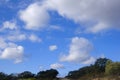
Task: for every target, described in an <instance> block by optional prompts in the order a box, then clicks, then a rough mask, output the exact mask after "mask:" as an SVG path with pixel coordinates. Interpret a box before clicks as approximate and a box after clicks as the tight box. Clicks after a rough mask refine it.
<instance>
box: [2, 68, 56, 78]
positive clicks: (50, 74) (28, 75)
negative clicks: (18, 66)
mask: <svg viewBox="0 0 120 80" xmlns="http://www.w3.org/2000/svg"><path fill="white" fill-rule="evenodd" d="M57 75H58V71H57V70H55V69H50V70H46V71H40V72H38V73H37V74H33V73H31V72H30V71H24V72H22V73H19V74H10V75H8V74H5V73H3V72H0V80H53V79H55V80H57Z"/></svg>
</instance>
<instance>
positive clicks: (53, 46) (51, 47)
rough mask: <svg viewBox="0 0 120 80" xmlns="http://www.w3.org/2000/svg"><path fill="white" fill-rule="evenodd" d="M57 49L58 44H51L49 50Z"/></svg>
mask: <svg viewBox="0 0 120 80" xmlns="http://www.w3.org/2000/svg"><path fill="white" fill-rule="evenodd" d="M56 49H57V46H56V45H51V46H49V50H50V51H55V50H56Z"/></svg>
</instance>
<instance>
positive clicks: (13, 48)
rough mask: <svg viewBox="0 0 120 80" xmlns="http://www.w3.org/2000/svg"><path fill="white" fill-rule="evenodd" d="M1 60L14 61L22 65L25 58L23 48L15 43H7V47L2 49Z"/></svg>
mask: <svg viewBox="0 0 120 80" xmlns="http://www.w3.org/2000/svg"><path fill="white" fill-rule="evenodd" d="M0 50H1V52H0V59H8V60H14V63H20V62H22V61H23V58H24V48H23V46H19V45H16V44H14V43H6V46H5V47H4V48H3V49H2V48H1V49H0Z"/></svg>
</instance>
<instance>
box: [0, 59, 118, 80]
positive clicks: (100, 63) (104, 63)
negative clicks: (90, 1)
mask: <svg viewBox="0 0 120 80" xmlns="http://www.w3.org/2000/svg"><path fill="white" fill-rule="evenodd" d="M58 74H59V72H58V71H57V70H55V69H49V70H46V71H40V72H38V73H37V74H33V73H32V72H30V71H24V72H22V73H18V74H13V73H12V74H9V75H8V74H5V73H3V72H0V80H59V78H57V75H58ZM104 76H114V77H119V78H118V80H120V62H113V61H112V60H110V59H107V58H99V59H97V60H96V61H95V63H94V64H91V65H89V66H85V67H82V68H80V69H78V70H74V71H70V72H69V73H68V75H67V76H66V77H65V78H68V79H70V80H72V79H73V80H77V79H78V80H93V78H95V77H104ZM109 80H110V79H109Z"/></svg>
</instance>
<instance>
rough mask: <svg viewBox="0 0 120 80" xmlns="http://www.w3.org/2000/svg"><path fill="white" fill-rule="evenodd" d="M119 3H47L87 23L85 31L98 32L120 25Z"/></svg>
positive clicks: (53, 0) (68, 0)
mask: <svg viewBox="0 0 120 80" xmlns="http://www.w3.org/2000/svg"><path fill="white" fill-rule="evenodd" d="M73 3H74V4H75V5H74V4H73ZM119 3H120V0H114V1H113V0H47V1H46V2H45V5H48V7H49V9H52V10H55V11H57V12H58V13H59V14H60V15H62V16H63V17H66V18H68V19H72V20H74V21H75V22H78V23H80V24H81V23H82V24H84V23H85V24H87V26H86V27H85V31H87V32H92V33H97V32H101V31H103V30H106V29H110V28H115V27H119V26H120V16H119V14H120V8H119V7H120V5H119ZM84 26H85V25H84Z"/></svg>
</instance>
